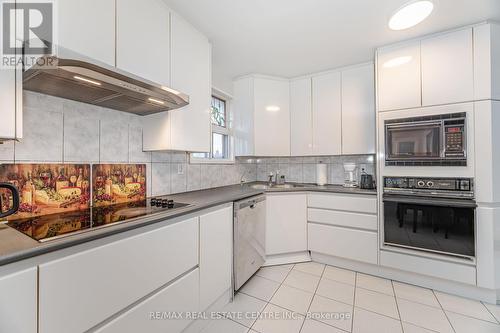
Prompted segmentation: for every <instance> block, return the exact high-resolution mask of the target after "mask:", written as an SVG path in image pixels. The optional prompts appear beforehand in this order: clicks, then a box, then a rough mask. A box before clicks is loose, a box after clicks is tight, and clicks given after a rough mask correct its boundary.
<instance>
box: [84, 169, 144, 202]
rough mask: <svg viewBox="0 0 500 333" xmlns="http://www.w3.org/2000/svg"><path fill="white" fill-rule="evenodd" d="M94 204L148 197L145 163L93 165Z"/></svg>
mask: <svg viewBox="0 0 500 333" xmlns="http://www.w3.org/2000/svg"><path fill="white" fill-rule="evenodd" d="M92 189H93V191H92V200H93V201H92V202H93V206H95V207H97V206H106V205H111V204H117V203H125V202H133V201H138V200H145V199H146V165H145V164H94V165H92Z"/></svg>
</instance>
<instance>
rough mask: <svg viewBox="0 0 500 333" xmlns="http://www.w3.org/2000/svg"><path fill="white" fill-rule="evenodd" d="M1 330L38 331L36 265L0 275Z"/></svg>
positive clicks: (9, 332) (29, 332) (17, 332)
mask: <svg viewBox="0 0 500 333" xmlns="http://www.w3.org/2000/svg"><path fill="white" fill-rule="evenodd" d="M0 332H6V333H36V332H37V269H36V267H33V268H30V269H27V270H23V271H21V272H17V273H14V274H9V275H6V276H2V277H0Z"/></svg>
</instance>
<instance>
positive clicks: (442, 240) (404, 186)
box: [383, 177, 476, 260]
mask: <svg viewBox="0 0 500 333" xmlns="http://www.w3.org/2000/svg"><path fill="white" fill-rule="evenodd" d="M383 210H384V246H388V247H396V248H405V249H411V250H417V251H426V252H433V253H439V254H445V255H451V256H456V257H462V258H467V259H471V260H472V259H473V258H474V257H475V229H476V222H475V221H476V218H475V216H476V214H475V211H476V202H475V200H474V190H473V180H472V179H471V178H417V177H384V191H383Z"/></svg>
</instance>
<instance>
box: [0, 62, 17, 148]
mask: <svg viewBox="0 0 500 333" xmlns="http://www.w3.org/2000/svg"><path fill="white" fill-rule="evenodd" d="M0 110H1V111H0V114H1V118H2V121H0V139H15V138H16V71H15V70H14V69H7V68H2V69H0Z"/></svg>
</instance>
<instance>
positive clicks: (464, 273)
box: [380, 251, 476, 285]
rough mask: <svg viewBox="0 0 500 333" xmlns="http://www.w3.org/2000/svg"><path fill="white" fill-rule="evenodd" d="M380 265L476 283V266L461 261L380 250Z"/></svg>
mask: <svg viewBox="0 0 500 333" xmlns="http://www.w3.org/2000/svg"><path fill="white" fill-rule="evenodd" d="M380 265H381V266H386V267H391V268H397V269H401V270H403V271H407V272H413V273H418V274H424V275H429V276H434V277H437V278H441V279H446V280H451V281H456V282H461V283H466V284H473V285H475V284H476V268H475V267H474V266H470V265H464V264H460V263H452V262H447V261H442V260H437V259H431V258H424V257H417V256H412V255H408V254H404V253H396V252H390V251H380Z"/></svg>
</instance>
